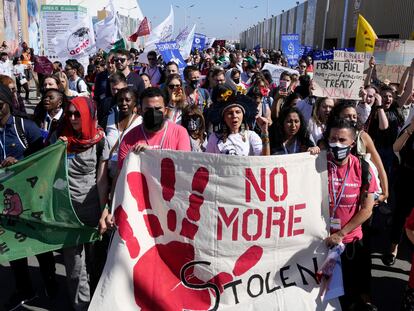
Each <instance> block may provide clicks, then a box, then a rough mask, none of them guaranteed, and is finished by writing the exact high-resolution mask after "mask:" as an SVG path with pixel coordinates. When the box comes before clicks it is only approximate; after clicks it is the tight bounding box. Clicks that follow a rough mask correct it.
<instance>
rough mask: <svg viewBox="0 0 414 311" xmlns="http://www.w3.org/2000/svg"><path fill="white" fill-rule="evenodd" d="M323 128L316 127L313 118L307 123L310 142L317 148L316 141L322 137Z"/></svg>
mask: <svg viewBox="0 0 414 311" xmlns="http://www.w3.org/2000/svg"><path fill="white" fill-rule="evenodd" d="M323 131H324V128H323V127H322V126H321V125H318V124H317V123H316V122H315V121H314V120H313V118H310V120H309V123H308V133H309V138H310V140H311V141H312V142H313V143H314V144H315V146H317V144H318V141H319V140H320V139H321V138H322V137H323Z"/></svg>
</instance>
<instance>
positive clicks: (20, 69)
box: [13, 64, 26, 78]
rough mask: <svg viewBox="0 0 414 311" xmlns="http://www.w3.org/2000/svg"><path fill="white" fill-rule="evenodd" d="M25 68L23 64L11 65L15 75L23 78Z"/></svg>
mask: <svg viewBox="0 0 414 311" xmlns="http://www.w3.org/2000/svg"><path fill="white" fill-rule="evenodd" d="M25 69H26V66H25V65H23V64H20V65H14V66H13V72H14V74H15V75H16V76H19V77H20V78H25V77H26V76H25V73H24V70H25Z"/></svg>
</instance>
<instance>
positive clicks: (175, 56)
mask: <svg viewBox="0 0 414 311" xmlns="http://www.w3.org/2000/svg"><path fill="white" fill-rule="evenodd" d="M155 45H156V46H157V49H158V52H160V54H161V56H162V59H163V60H164V62H165V63H168V62H174V63H176V64H177V65H178V69H179V70H180V73H181V74H182V72H183V70H184V68H185V67H186V66H187V64H186V62H185V60H184V59H183V57H182V56H181V53H180V50H179V46H178V44H177V42H175V41H168V42H159V43H155Z"/></svg>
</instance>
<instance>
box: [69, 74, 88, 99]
mask: <svg viewBox="0 0 414 311" xmlns="http://www.w3.org/2000/svg"><path fill="white" fill-rule="evenodd" d="M79 80H80V81H79ZM78 81H79V82H78ZM69 89H70V90H72V91H73V92H76V95H78V94H80V93H87V92H88V86H87V85H86V82H85V81H84V80H83V79H81V78H80V77H78V78H77V79H76V80H70V79H69ZM79 91H80V92H79Z"/></svg>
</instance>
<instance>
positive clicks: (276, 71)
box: [262, 63, 299, 85]
mask: <svg viewBox="0 0 414 311" xmlns="http://www.w3.org/2000/svg"><path fill="white" fill-rule="evenodd" d="M262 70H269V71H270V74H271V75H272V79H273V82H274V83H276V84H277V85H279V82H280V75H281V74H282V72H285V71H287V72H289V73H290V74H297V75H298V76H299V72H298V71H297V70H295V69H292V68H289V67H283V66H279V65H274V64H271V63H266V64H264V66H263V68H262Z"/></svg>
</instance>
